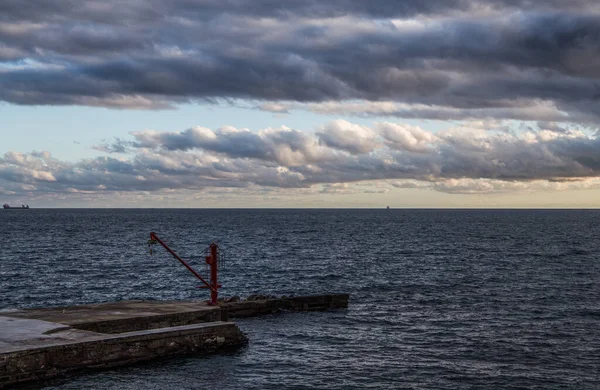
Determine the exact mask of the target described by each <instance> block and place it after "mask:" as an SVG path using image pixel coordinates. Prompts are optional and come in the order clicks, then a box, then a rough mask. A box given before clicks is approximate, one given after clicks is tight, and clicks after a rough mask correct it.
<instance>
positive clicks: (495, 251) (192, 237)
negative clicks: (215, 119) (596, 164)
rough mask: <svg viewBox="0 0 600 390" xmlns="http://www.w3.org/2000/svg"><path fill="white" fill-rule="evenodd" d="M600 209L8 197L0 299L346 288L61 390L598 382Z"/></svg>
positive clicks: (2, 217) (0, 220)
mask: <svg viewBox="0 0 600 390" xmlns="http://www.w3.org/2000/svg"><path fill="white" fill-rule="evenodd" d="M599 220H600V211H589V210H568V211H567V210H552V211H541V210H536V211H533V210H487V211H479V210H389V211H387V210H35V209H32V210H28V211H22V210H8V211H1V212H0V309H9V308H16V307H21V308H22V307H37V306H53V305H54V306H55V305H73V304H80V303H93V302H104V301H116V300H124V299H188V298H197V297H200V296H203V294H206V292H205V291H204V290H198V289H196V288H195V287H196V286H197V285H198V283H196V281H195V280H194V278H193V277H191V276H190V275H189V274H188V273H187V271H186V270H185V269H184V268H183V267H181V266H180V265H179V264H177V263H176V262H175V261H174V260H173V259H171V258H169V256H168V255H167V254H166V253H165V252H164V251H160V250H159V251H157V254H155V255H154V256H152V257H150V256H149V255H148V251H147V246H146V241H147V239H148V233H149V232H150V231H156V232H157V233H158V234H159V236H160V237H161V238H163V239H164V240H165V241H166V242H167V243H169V244H170V245H172V247H173V248H175V249H176V250H177V252H178V253H179V254H180V255H182V256H184V257H185V258H191V259H192V262H193V263H194V264H197V265H198V267H199V268H200V269H201V270H202V271H204V267H205V265H204V264H203V260H202V258H201V256H200V252H201V250H203V249H204V248H205V247H206V246H207V244H209V243H210V242H211V240H218V241H219V242H220V244H221V245H222V247H223V248H224V249H225V251H226V252H227V254H228V257H227V259H226V262H225V268H224V269H223V271H222V274H221V275H222V280H223V283H224V286H225V289H223V290H222V292H223V294H227V295H241V296H245V295H249V294H252V293H267V294H277V295H284V294H285V295H291V294H293V295H301V294H317V293H326V292H348V293H350V294H352V296H351V303H350V308H349V309H348V310H341V311H336V312H332V313H298V314H285V315H273V316H269V317H264V318H258V319H248V320H240V321H238V323H239V325H240V327H241V328H242V329H243V330H244V331H245V332H247V333H248V335H249V337H250V340H251V342H250V344H249V346H248V347H247V348H245V349H243V350H241V351H238V352H236V353H233V354H227V355H220V356H213V357H207V358H187V359H176V360H171V361H166V362H156V363H151V364H143V365H137V366H134V367H129V368H122V369H117V370H112V371H106V372H100V373H93V374H89V375H84V376H80V377H77V378H74V379H71V380H68V381H63V382H55V383H52V384H51V388H56V389H80V388H103V389H166V388H170V389H196V388H208V389H216V388H222V389H279V388H305V389H323V388H327V389H354V388H356V389H359V388H360V389H371V388H372V389H387V388H428V389H441V388H452V389H454V388H465V389H467V388H515V387H520V388H531V389H548V388H564V389H570V388H577V389H585V388H589V389H593V388H597V386H598V383H600V374H599V373H600V263H599V259H600V245H599V244H600V238H599V237H600V228H599V227H598V221H599Z"/></svg>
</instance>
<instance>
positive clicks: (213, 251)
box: [210, 242, 219, 305]
mask: <svg viewBox="0 0 600 390" xmlns="http://www.w3.org/2000/svg"><path fill="white" fill-rule="evenodd" d="M217 248H218V247H217V244H215V243H214V242H213V243H212V244H210V257H212V264H211V266H210V284H211V285H212V289H211V290H210V301H211V304H213V305H216V304H217V298H218V295H219V282H218V281H217V263H218V261H217V256H218V253H217Z"/></svg>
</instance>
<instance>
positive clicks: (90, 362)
mask: <svg viewBox="0 0 600 390" xmlns="http://www.w3.org/2000/svg"><path fill="white" fill-rule="evenodd" d="M246 341H247V340H246V337H245V336H244V334H243V333H242V332H241V331H240V330H239V328H238V327H237V326H236V325H235V324H234V323H232V322H213V323H201V324H192V325H184V326H177V327H171V328H165V329H152V330H144V331H137V332H128V333H122V334H118V335H100V336H90V337H89V338H82V339H79V340H76V341H66V342H65V341H64V340H61V341H56V342H55V343H51V344H46V343H45V344H44V345H43V346H39V347H33V346H32V345H29V346H27V347H24V348H21V349H18V350H13V351H10V352H4V353H2V352H0V388H2V387H3V386H7V385H12V384H16V383H19V382H26V381H33V380H42V379H50V378H53V377H56V376H58V375H64V374H68V373H70V372H73V371H77V370H81V369H84V368H86V369H90V368H92V369H99V368H108V367H114V366H122V365H127V364H132V363H137V362H141V361H148V360H152V359H156V358H164V357H170V356H182V355H191V354H209V353H214V352H217V351H220V350H225V349H231V348H235V347H239V346H240V345H243V344H245V343H246Z"/></svg>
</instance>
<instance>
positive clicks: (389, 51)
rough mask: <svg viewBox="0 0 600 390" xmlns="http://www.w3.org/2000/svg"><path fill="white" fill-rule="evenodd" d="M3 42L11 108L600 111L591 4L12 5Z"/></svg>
mask: <svg viewBox="0 0 600 390" xmlns="http://www.w3.org/2000/svg"><path fill="white" fill-rule="evenodd" d="M410 18H416V19H410ZM0 42H2V44H0V100H4V101H7V102H11V103H16V104H78V105H95V106H107V107H123V108H149V109H156V108H165V107H168V106H169V105H170V104H175V103H178V102H186V101H194V100H203V99H206V100H210V101H212V100H214V99H221V98H224V99H231V98H234V99H252V100H257V101H263V102H268V101H297V102H306V103H311V102H314V103H318V102H325V101H345V100H366V101H382V100H388V101H393V102H398V103H406V104H425V105H434V106H436V107H439V108H440V109H439V112H437V113H432V112H429V113H428V115H429V117H433V116H437V117H439V118H440V119H444V118H445V115H446V114H445V113H446V112H447V109H449V108H450V109H458V111H454V115H457V116H460V115H462V111H460V110H471V111H470V112H469V113H468V114H469V115H470V116H467V117H478V116H485V115H488V114H490V110H496V111H494V112H491V114H492V115H494V116H502V115H505V117H506V118H517V119H518V118H520V117H523V115H522V114H519V113H518V111H519V109H520V108H521V107H522V106H523V105H524V104H525V105H527V104H532V102H535V101H545V102H551V103H552V104H554V105H555V106H556V107H557V109H559V110H561V111H563V112H565V113H567V114H571V115H572V120H573V121H590V120H598V118H600V111H599V110H598V104H597V103H598V100H599V98H600V81H599V78H600V60H598V58H600V7H599V6H598V5H597V2H595V1H585V0H577V1H525V0H522V1H518V0H514V1H510V0H504V1H476V0H471V1H469V0H453V1H441V0H440V1H384V0H380V1H350V0H347V1H330V2H323V1H313V0H303V1H290V2H281V1H274V0H269V1H234V0H232V1H222V0H221V1H217V0H214V1H213V0H211V1H208V0H207V1H192V0H175V1H169V2H167V1H158V0H155V1H141V0H130V1H125V2H116V1H83V2H74V1H63V2H55V1H35V2H34V1H16V0H5V1H2V2H0ZM267 106H268V104H267ZM477 110H481V111H482V112H480V113H477V112H473V111H477ZM486 110H487V111H486ZM513 112H516V113H514V114H513ZM406 115H409V114H406ZM413 115H415V114H413ZM417 115H418V114H417ZM529 116H530V117H531V118H530V119H539V120H555V119H556V118H548V116H543V115H541V116H539V117H536V115H535V113H533V114H532V113H529ZM528 118H529V117H528Z"/></svg>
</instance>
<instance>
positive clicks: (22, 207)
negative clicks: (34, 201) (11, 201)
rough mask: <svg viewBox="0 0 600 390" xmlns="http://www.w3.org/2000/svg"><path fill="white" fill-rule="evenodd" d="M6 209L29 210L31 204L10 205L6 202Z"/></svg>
mask: <svg viewBox="0 0 600 390" xmlns="http://www.w3.org/2000/svg"><path fill="white" fill-rule="evenodd" d="M2 207H3V208H4V209H5V210H7V209H11V210H27V209H29V205H27V206H25V205H24V204H22V205H21V207H10V206H9V205H8V203H5V204H4V206H2Z"/></svg>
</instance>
